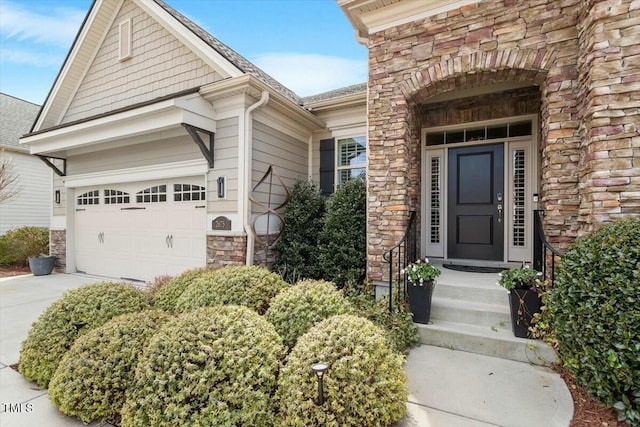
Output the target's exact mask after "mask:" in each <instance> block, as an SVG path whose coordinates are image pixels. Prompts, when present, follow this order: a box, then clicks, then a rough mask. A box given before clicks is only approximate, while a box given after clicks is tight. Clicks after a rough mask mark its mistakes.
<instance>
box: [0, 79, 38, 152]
mask: <svg viewBox="0 0 640 427" xmlns="http://www.w3.org/2000/svg"><path fill="white" fill-rule="evenodd" d="M39 109H40V106H39V105H36V104H33V103H31V102H28V101H24V100H22V99H19V98H16V97H13V96H11V95H7V94H4V93H1V92H0V119H1V120H2V126H0V148H4V147H11V148H18V149H21V150H24V149H25V147H23V146H21V145H20V143H19V142H18V139H19V138H20V137H21V136H22V135H24V134H25V133H27V131H28V130H29V126H31V123H33V120H34V119H35V117H36V115H37V114H38V110H39Z"/></svg>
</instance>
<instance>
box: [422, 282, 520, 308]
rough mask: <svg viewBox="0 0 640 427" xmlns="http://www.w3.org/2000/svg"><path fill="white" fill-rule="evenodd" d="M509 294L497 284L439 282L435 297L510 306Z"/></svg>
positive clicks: (434, 291) (434, 293)
mask: <svg viewBox="0 0 640 427" xmlns="http://www.w3.org/2000/svg"><path fill="white" fill-rule="evenodd" d="M508 295H509V294H508V293H507V292H506V291H505V289H504V288H501V287H499V286H498V285H496V284H495V283H491V284H486V283H473V284H469V283H463V284H460V283H456V282H451V281H442V282H441V281H438V283H437V284H436V287H435V289H434V290H433V296H434V297H438V298H449V299H454V300H464V301H472V302H479V303H486V304H496V305H506V306H508V305H509V297H508Z"/></svg>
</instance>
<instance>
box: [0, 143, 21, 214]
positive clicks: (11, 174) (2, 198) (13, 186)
mask: <svg viewBox="0 0 640 427" xmlns="http://www.w3.org/2000/svg"><path fill="white" fill-rule="evenodd" d="M19 182H20V180H19V178H18V174H17V173H16V172H15V170H14V168H13V162H12V161H11V159H9V158H7V157H6V156H5V154H4V150H2V151H0V203H3V202H6V201H8V200H10V199H12V198H14V197H15V196H17V195H18V192H19V191H20V187H19V185H18V184H19Z"/></svg>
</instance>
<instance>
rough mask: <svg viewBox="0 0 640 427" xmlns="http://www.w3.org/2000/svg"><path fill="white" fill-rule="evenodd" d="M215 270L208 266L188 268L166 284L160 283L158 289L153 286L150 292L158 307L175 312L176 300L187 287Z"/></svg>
mask: <svg viewBox="0 0 640 427" xmlns="http://www.w3.org/2000/svg"><path fill="white" fill-rule="evenodd" d="M214 271H215V270H211V269H207V268H196V269H193V270H187V271H185V272H184V273H182V274H180V275H179V276H176V277H173V278H171V279H169V281H168V282H167V283H166V284H165V285H164V286H162V285H158V286H157V287H158V289H156V288H155V287H152V288H151V289H150V293H151V295H152V297H153V298H154V304H155V306H156V307H158V308H161V309H163V310H165V311H169V312H173V311H175V309H176V302H177V301H178V298H180V295H182V293H183V292H184V290H185V289H187V288H188V287H189V286H190V285H191V283H193V281H195V280H196V279H200V278H202V277H208V276H210V275H211V274H212V273H213V272H214Z"/></svg>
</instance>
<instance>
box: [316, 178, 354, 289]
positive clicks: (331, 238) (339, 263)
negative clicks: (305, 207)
mask: <svg viewBox="0 0 640 427" xmlns="http://www.w3.org/2000/svg"><path fill="white" fill-rule="evenodd" d="M309 262H313V260H309ZM366 264H367V189H366V185H365V183H364V181H362V180H361V179H356V180H353V181H347V182H345V183H344V184H342V185H340V187H338V189H337V190H336V192H335V193H334V194H333V196H331V199H329V206H328V209H327V215H326V217H325V222H324V228H323V230H322V238H321V251H320V266H321V268H322V278H323V279H325V280H329V281H331V282H334V283H335V284H337V285H338V287H340V288H342V287H343V286H344V285H345V284H346V283H347V282H349V281H355V282H361V281H362V280H363V279H364V275H365V268H366Z"/></svg>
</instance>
